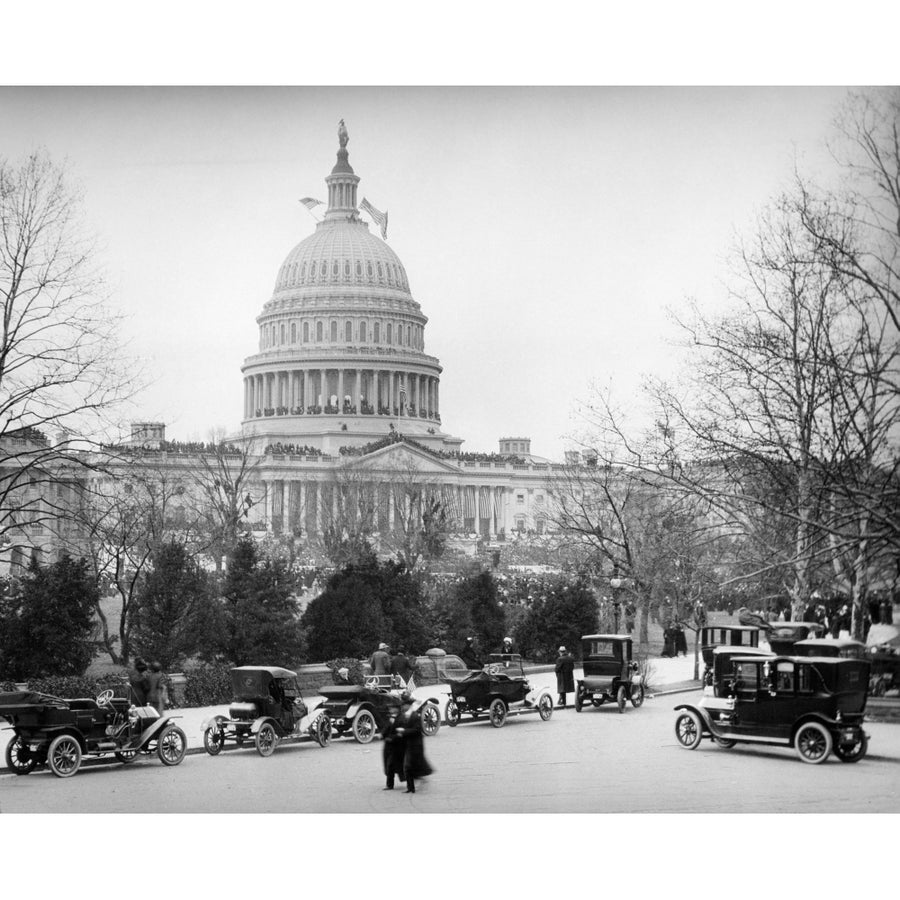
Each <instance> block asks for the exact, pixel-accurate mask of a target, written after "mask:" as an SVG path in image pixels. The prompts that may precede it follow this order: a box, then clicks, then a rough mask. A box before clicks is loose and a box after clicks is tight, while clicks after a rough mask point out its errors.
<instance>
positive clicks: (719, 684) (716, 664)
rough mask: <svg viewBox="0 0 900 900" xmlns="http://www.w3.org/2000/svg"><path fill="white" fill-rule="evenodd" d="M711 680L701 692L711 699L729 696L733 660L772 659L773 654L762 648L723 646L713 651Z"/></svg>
mask: <svg viewBox="0 0 900 900" xmlns="http://www.w3.org/2000/svg"><path fill="white" fill-rule="evenodd" d="M712 656H713V663H712V678H711V679H710V683H709V684H707V685H705V686H704V688H703V692H704V693H705V694H707V695H711V696H713V697H719V696H723V697H727V696H730V691H731V674H732V670H733V668H734V660H735V658H736V657H738V656H742V657H747V656H761V657H765V658H766V659H774V658H775V654H774V653H772V652H771V650H763V648H762V647H729V646H727V645H723V646H721V647H715V648H714V649H713V653H712Z"/></svg>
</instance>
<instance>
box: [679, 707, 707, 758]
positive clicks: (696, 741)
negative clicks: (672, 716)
mask: <svg viewBox="0 0 900 900" xmlns="http://www.w3.org/2000/svg"><path fill="white" fill-rule="evenodd" d="M675 737H676V738H677V739H678V743H679V744H681V746H682V747H684V749H685V750H696V749H697V748H698V747H699V746H700V741H701V740H702V739H703V725H702V723H701V722H700V716H698V715H697V713H695V712H691V711H690V710H686V711H685V712H683V713H680V714H679V716H678V718H677V719H676V720H675Z"/></svg>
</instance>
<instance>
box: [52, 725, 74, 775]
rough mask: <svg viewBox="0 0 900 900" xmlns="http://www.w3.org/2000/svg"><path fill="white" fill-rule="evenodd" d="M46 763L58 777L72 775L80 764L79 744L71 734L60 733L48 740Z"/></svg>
mask: <svg viewBox="0 0 900 900" xmlns="http://www.w3.org/2000/svg"><path fill="white" fill-rule="evenodd" d="M47 763H48V764H49V766H50V771H51V772H53V774H54V775H58V776H59V777H60V778H68V777H69V776H70V775H74V774H75V773H76V772H77V771H78V767H79V766H80V765H81V744H79V743H78V740H77V739H76V738H73V737H72V735H70V734H61V735H60V736H59V737H57V738H54V739H53V740H52V741H51V742H50V749H49V750H48V751H47Z"/></svg>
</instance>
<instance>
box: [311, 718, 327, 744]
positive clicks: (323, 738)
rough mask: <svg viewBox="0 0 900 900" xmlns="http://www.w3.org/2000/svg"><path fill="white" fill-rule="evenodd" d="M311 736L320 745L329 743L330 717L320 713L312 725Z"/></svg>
mask: <svg viewBox="0 0 900 900" xmlns="http://www.w3.org/2000/svg"><path fill="white" fill-rule="evenodd" d="M313 738H314V739H315V741H316V743H317V744H318V745H319V746H320V747H325V746H327V745H328V744H330V743H331V719H329V718H328V716H326V715H325V713H322V715H321V716H319V718H318V719H316V721H315V724H314V725H313Z"/></svg>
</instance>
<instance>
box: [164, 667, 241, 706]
mask: <svg viewBox="0 0 900 900" xmlns="http://www.w3.org/2000/svg"><path fill="white" fill-rule="evenodd" d="M231 669H232V667H231V665H229V664H228V663H204V664H202V665H199V666H193V667H191V668H187V669H185V670H184V677H185V679H186V681H185V685H184V705H185V707H190V706H222V705H223V704H225V703H230V702H231V700H232V698H233V692H232V690H231ZM171 696H172V691H171V689H170V691H169V697H170V699H171Z"/></svg>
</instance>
